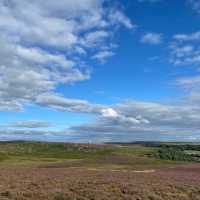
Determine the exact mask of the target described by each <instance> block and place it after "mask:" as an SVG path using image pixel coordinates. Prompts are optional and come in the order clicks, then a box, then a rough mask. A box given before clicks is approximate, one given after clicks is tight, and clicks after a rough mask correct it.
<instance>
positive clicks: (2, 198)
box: [0, 142, 200, 200]
mask: <svg viewBox="0 0 200 200" xmlns="http://www.w3.org/2000/svg"><path fill="white" fill-rule="evenodd" d="M180 148H181V149H182V151H180ZM198 148H199V146H198V145H197V146H195V147H194V145H184V146H183V145H180V146H179V145H177V144H173V145H172V144H165V145H163V144H162V145H160V144H159V145H152V144H150V145H149V144H148V145H146V144H105V145H92V144H65V143H39V142H2V143H0V200H9V199H10V200H28V199H30V200H44V199H45V200H88V199H89V200H143V199H144V200H161V199H164V200H165V199H166V200H171V199H178V200H179V199H180V200H192V199H194V200H198V199H200V181H199V180H200V164H199V163H198V162H199V161H198V159H199V158H198V156H197V155H198V153H199V152H198ZM182 152H184V154H182ZM190 158H192V159H190Z"/></svg>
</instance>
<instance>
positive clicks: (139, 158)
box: [0, 142, 176, 169]
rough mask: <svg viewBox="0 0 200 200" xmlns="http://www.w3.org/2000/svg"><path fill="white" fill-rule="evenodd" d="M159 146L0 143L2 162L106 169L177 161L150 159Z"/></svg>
mask: <svg viewBox="0 0 200 200" xmlns="http://www.w3.org/2000/svg"><path fill="white" fill-rule="evenodd" d="M157 150H158V148H156V147H144V146H141V145H128V146H120V145H75V144H64V143H38V142H10V143H9V142H8V143H0V164H1V166H5V165H7V166H8V165H9V166H12V165H23V166H24V165H43V164H45V165H48V164H55V163H58V164H59V163H65V165H61V166H66V167H67V166H70V167H87V168H93V169H97V168H103V169H150V168H156V167H160V166H162V165H168V164H174V163H176V162H172V161H165V160H160V159H156V158H151V157H149V156H148V155H150V154H152V153H153V152H156V151H157Z"/></svg>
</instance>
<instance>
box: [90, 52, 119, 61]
mask: <svg viewBox="0 0 200 200" xmlns="http://www.w3.org/2000/svg"><path fill="white" fill-rule="evenodd" d="M113 55H115V53H114V52H112V51H100V52H98V53H97V54H95V55H94V56H93V57H92V58H93V59H96V60H99V61H100V62H105V60H106V59H108V58H109V57H112V56H113Z"/></svg>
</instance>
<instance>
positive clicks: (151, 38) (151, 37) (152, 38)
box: [141, 33, 162, 45]
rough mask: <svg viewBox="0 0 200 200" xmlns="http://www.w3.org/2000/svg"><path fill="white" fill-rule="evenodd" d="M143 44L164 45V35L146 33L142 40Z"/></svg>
mask: <svg viewBox="0 0 200 200" xmlns="http://www.w3.org/2000/svg"><path fill="white" fill-rule="evenodd" d="M141 42H142V43H145V44H152V45H158V44H160V43H162V34H160V33H146V34H144V35H143V37H142V38H141Z"/></svg>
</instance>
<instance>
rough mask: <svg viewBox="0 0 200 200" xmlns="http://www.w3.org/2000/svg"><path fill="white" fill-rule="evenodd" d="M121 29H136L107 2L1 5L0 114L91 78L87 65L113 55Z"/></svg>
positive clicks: (78, 0) (20, 1)
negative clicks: (45, 94) (66, 85)
mask: <svg viewBox="0 0 200 200" xmlns="http://www.w3.org/2000/svg"><path fill="white" fill-rule="evenodd" d="M111 13H112V14H111ZM111 16H112V17H111ZM119 26H125V27H126V28H128V29H131V28H133V24H132V22H131V20H130V19H129V18H128V17H127V16H125V15H124V14H123V13H122V11H120V10H118V9H117V8H109V7H105V5H104V1H102V0H84V1H82V0H74V1H68V0H60V1H59V2H55V1H53V0H49V1H48V2H44V1H41V0H35V1H27V0H10V1H7V0H2V1H1V2H0V43H1V47H0V110H15V111H17V110H21V109H22V108H23V105H25V104H26V103H28V102H32V103H35V101H36V100H37V98H38V96H40V95H42V94H43V93H53V92H55V90H56V88H57V87H58V86H59V85H60V84H71V83H74V82H77V81H83V80H87V79H89V78H90V73H91V67H90V66H88V65H87V62H86V60H88V59H93V58H95V59H96V60H100V61H102V60H104V61H105V60H106V59H107V58H108V57H110V56H112V55H114V53H111V52H113V48H112V45H110V44H112V37H113V34H114V33H112V34H111V32H113V31H111V30H113V28H115V27H119ZM98 46H102V47H104V50H103V49H101V48H100V49H98V51H97V47H98ZM105 48H107V49H106V50H107V52H106V51H105ZM99 52H101V53H99ZM108 52H109V53H108ZM83 56H85V58H83ZM55 95H56V94H55Z"/></svg>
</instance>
